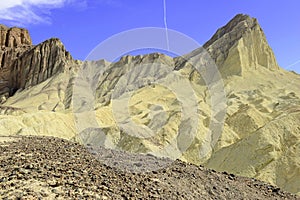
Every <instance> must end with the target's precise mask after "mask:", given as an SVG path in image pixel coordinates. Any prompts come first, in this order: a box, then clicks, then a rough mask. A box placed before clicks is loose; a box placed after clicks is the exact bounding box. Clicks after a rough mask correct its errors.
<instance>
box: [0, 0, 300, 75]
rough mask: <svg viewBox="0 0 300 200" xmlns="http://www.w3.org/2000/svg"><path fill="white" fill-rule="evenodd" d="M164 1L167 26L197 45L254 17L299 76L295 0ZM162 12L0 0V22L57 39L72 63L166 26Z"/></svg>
mask: <svg viewBox="0 0 300 200" xmlns="http://www.w3.org/2000/svg"><path fill="white" fill-rule="evenodd" d="M166 3H167V21H168V27H169V28H170V29H173V30H177V31H179V32H182V33H184V34H186V35H188V36H189V37H191V38H193V39H195V40H196V41H198V42H199V43H200V44H204V43H205V42H206V41H207V40H209V39H210V37H211V36H212V35H213V34H214V33H215V31H216V30H217V29H218V28H220V27H221V26H223V25H225V24H226V23H227V22H228V21H229V20H230V19H231V18H232V17H234V16H235V15H236V14H238V13H244V14H249V15H250V16H252V17H256V18H257V19H258V21H259V23H260V25H261V26H262V28H263V30H264V32H265V34H266V36H267V40H268V42H269V44H270V46H271V47H272V49H273V50H274V52H275V55H276V57H277V61H278V63H279V65H280V66H281V67H283V68H286V69H289V70H295V71H297V72H298V73H299V72H300V61H299V60H300V12H299V9H300V1H299V0H289V1H280V0H279V1H271V0H265V1H258V0H251V1H236V0H227V1H224V0H211V1H204V0H188V1H182V0H166ZM163 11H164V10H163V0H123V1H121V0H53V1H48V0H6V1H4V2H3V1H2V2H0V23H1V24H6V25H8V26H13V25H17V26H22V27H25V28H27V29H28V30H29V31H30V34H31V36H32V39H33V42H34V43H35V44H37V43H40V42H42V41H44V40H46V39H48V38H51V37H58V38H60V39H61V40H62V42H63V43H64V44H65V46H66V48H67V50H68V51H70V52H71V54H72V55H73V57H74V58H75V59H81V60H83V59H85V57H86V56H87V55H88V53H89V52H90V51H91V50H92V49H93V48H94V47H96V46H97V45H98V44H99V43H100V42H102V41H104V40H105V39H107V38H109V37H110V36H112V35H114V34H117V33H120V32H122V31H126V30H129V29H133V28H141V27H164V18H163V17H164V15H163V14H164V12H163ZM297 62H298V63H297ZM295 63H296V64H295ZM292 64H294V65H293V66H290V65H292Z"/></svg>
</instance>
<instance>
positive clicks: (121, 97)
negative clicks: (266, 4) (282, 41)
mask: <svg viewBox="0 0 300 200" xmlns="http://www.w3.org/2000/svg"><path fill="white" fill-rule="evenodd" d="M0 29H1V34H0V36H1V38H0V42H1V49H0V60H1V63H0V64H1V65H0V77H1V81H0V97H1V105H0V113H1V114H0V135H1V136H5V137H7V136H10V137H14V136H17V138H19V139H18V141H19V142H13V143H12V144H9V145H7V148H6V145H4V146H0V147H1V149H2V150H3V151H5V152H6V154H5V155H7V156H8V157H5V155H4V156H3V155H2V157H1V166H2V168H1V169H3V170H0V184H1V187H2V188H4V189H3V190H7V191H8V192H7V193H5V192H2V190H1V188H0V195H3V196H4V197H6V196H7V195H8V194H12V193H13V192H12V191H15V189H18V188H19V189H18V195H19V193H20V194H21V193H22V192H23V191H24V190H25V189H24V188H25V187H23V186H21V185H22V184H23V185H28V184H29V182H30V181H31V182H30V184H32V188H35V186H36V184H38V185H43V184H44V185H45V188H44V191H45V192H44V193H48V192H49V191H50V189H53V188H51V187H52V186H51V185H50V186H51V187H48V186H49V184H52V185H54V186H55V185H57V181H58V180H61V183H59V185H57V186H55V187H57V188H56V190H55V191H56V192H57V193H60V194H63V193H65V191H67V190H68V191H69V190H70V191H69V192H70V193H72V191H73V190H72V191H71V189H70V185H68V184H69V183H67V182H68V181H73V183H72V184H73V185H74V184H75V185H74V187H75V188H78V190H79V188H81V187H79V186H77V185H78V184H79V183H78V182H76V181H77V178H76V177H75V175H68V176H67V175H66V173H67V172H64V170H67V169H63V170H62V171H60V172H59V175H57V177H65V176H66V177H67V178H66V179H68V181H66V179H64V178H60V179H58V178H57V177H56V175H54V174H55V173H54V172H53V174H52V171H51V170H50V169H47V168H44V167H42V166H44V164H43V163H42V162H44V161H41V163H40V165H41V166H39V167H38V168H39V169H41V170H40V172H39V171H38V169H36V171H34V172H33V171H32V172H31V171H30V169H27V168H26V166H27V165H30V163H31V162H33V163H36V162H35V161H33V160H36V159H37V158H41V159H43V158H45V156H46V155H48V154H47V153H46V152H47V151H53V152H56V150H53V149H55V148H56V145H54V143H57V146H61V148H60V150H61V151H64V152H66V153H67V154H70V156H71V155H72V154H73V153H74V156H75V157H76V156H78V159H79V160H81V161H78V162H85V163H84V165H85V166H88V163H90V162H97V164H95V165H94V163H93V167H94V168H97V167H95V166H98V167H99V166H101V167H104V166H103V163H101V159H96V157H95V156H94V158H95V159H96V160H97V161H95V160H93V158H92V157H89V156H85V155H87V154H84V155H78V154H76V152H77V153H78V151H77V150H74V152H73V150H70V149H69V148H71V147H72V148H73V147H74V148H75V146H76V149H77V148H83V147H79V146H78V143H80V144H84V145H85V146H92V147H95V148H100V149H101V148H104V149H114V150H117V151H118V152H119V151H121V152H125V153H126V154H128V153H131V154H134V155H135V154H138V155H148V154H149V155H151V156H155V157H157V158H163V159H170V160H176V159H178V160H177V161H174V162H173V163H172V164H171V166H169V165H168V166H166V170H165V171H166V172H158V174H156V175H155V176H152V175H149V177H148V178H149V180H150V179H151V180H152V179H153V180H155V181H156V182H155V181H154V182H155V183H154V182H151V181H150V182H149V185H148V186H145V188H148V187H150V185H151V184H157V185H159V187H157V190H159V192H157V193H156V192H153V193H152V192H151V191H150V190H151V189H149V188H148V189H149V190H148V189H145V191H143V190H142V188H141V187H140V186H136V188H135V189H136V191H134V192H132V188H130V187H129V186H128V185H124V184H123V183H122V181H124V182H127V181H128V180H132V181H133V182H134V184H137V182H138V181H140V182H143V181H142V179H143V177H142V176H140V175H136V174H133V175H132V174H126V175H124V176H123V175H122V176H121V175H120V174H116V172H113V170H111V169H110V168H109V166H110V167H112V166H111V164H110V163H106V164H105V166H106V169H105V170H107V171H106V172H105V173H106V175H104V174H102V173H103V172H102V171H101V170H100V171H99V170H96V169H94V168H93V169H92V168H90V170H94V171H93V173H94V174H95V176H96V177H100V176H101V177H102V178H103V182H105V184H108V183H110V182H111V184H110V185H104V186H105V187H104V186H103V188H104V189H103V188H102V189H99V188H97V187H98V186H99V184H98V183H97V184H96V183H95V184H94V185H93V183H91V182H90V181H86V182H87V183H90V184H91V185H90V188H92V189H84V188H81V189H80V190H81V191H82V192H83V190H87V191H93V192H94V193H97V191H101V192H99V195H100V197H99V198H109V197H110V196H111V198H114V197H115V198H121V197H123V198H125V196H126V195H127V194H128V195H129V194H130V195H133V196H126V198H131V197H132V198H134V197H137V198H138V197H150V196H151V195H152V194H153V195H158V196H161V197H166V198H167V197H171V196H173V197H174V196H177V197H178V196H180V195H181V194H174V193H173V192H174V191H175V190H178V191H182V190H180V189H179V188H180V187H183V188H186V191H192V190H191V188H192V187H194V186H195V188H202V187H204V189H203V190H202V189H201V191H198V193H197V194H191V193H189V192H187V193H184V194H183V196H182V198H196V199H199V198H200V197H201V196H203V195H204V196H203V197H207V198H212V199H213V198H221V196H222V195H223V193H222V191H223V192H224V191H226V190H227V189H226V187H228V188H229V189H228V191H229V193H230V192H232V193H230V194H229V193H227V194H226V195H227V196H226V195H225V197H228V198H234V197H235V195H238V194H241V193H240V192H239V191H241V190H243V193H242V194H243V195H244V196H243V195H242V196H236V197H238V198H239V197H240V198H251V197H253V198H258V199H260V198H261V199H262V198H274V199H280V198H287V199H289V198H297V196H284V195H283V196H280V195H281V194H277V191H278V190H277V189H276V188H277V187H279V188H281V190H284V191H287V192H290V193H294V194H297V195H300V184H299V180H300V91H299V88H300V75H299V74H296V73H294V72H290V71H286V70H284V69H282V68H281V67H280V66H278V64H277V61H276V58H275V56H274V53H273V51H272V49H271V47H270V46H269V45H268V42H267V39H266V36H265V34H264V32H263V30H262V28H261V26H260V25H259V23H258V20H257V19H255V18H251V17H250V16H248V15H243V14H239V15H237V16H235V17H234V18H233V19H232V20H230V21H229V22H228V24H226V25H225V26H223V27H221V28H220V29H218V30H217V32H216V33H215V34H214V35H213V36H212V38H211V39H210V40H209V41H208V42H206V43H205V44H204V46H203V48H199V49H195V50H194V51H192V52H190V53H188V54H186V55H182V56H180V57H175V58H173V57H169V56H167V55H164V54H161V53H152V54H147V55H139V56H131V55H126V56H124V57H122V58H120V60H118V61H116V62H113V63H110V62H107V61H105V60H100V61H78V60H74V59H73V58H72V56H71V55H70V54H69V53H68V52H67V51H66V49H65V47H64V46H63V44H62V43H61V42H60V41H59V39H49V40H47V41H45V42H43V43H41V44H38V45H32V43H31V39H30V36H29V34H28V31H26V30H25V29H20V28H8V27H6V26H3V25H1V26H0ZM141 66H144V67H141ZM145 66H146V67H145ZM161 66H164V67H161ZM166 66H167V67H166ZM195 66H196V67H195ZM197 66H200V68H198V69H197ZM214 66H216V69H217V70H214V68H213V67H214ZM99 69H103V70H102V71H101V73H100V72H99ZM97 70H98V71H97ZM149 77H150V78H149ZM153 78H155V79H157V80H158V82H157V83H155V84H151V83H152V82H153V80H154V79H153ZM160 83H161V84H160ZM186 83H188V84H186ZM170 88H171V89H172V90H171V89H170ZM190 91H192V92H190ZM176 93H177V94H176ZM132 124H137V125H139V126H132ZM95 127H96V128H95ZM97 127H98V129H97ZM100 129H101V132H99V131H97V130H100ZM149 130H152V131H153V132H154V133H155V134H154V135H151V134H152V132H151V131H149ZM128 132H130V134H128ZM28 135H30V137H26V136H28ZM46 136H48V137H46ZM49 136H50V137H49ZM150 136H151V137H150ZM52 137H57V138H61V139H66V140H69V142H67V141H65V140H61V139H55V138H52ZM28 138H29V139H28ZM41 141H45V143H43V142H41ZM49 141H51V142H49ZM30 142H31V143H32V145H33V144H36V145H38V146H37V147H35V148H34V149H40V150H39V155H35V154H34V153H33V151H31V150H30V148H33V147H30V146H31V144H30ZM46 144H47V145H49V146H48V147H47V146H46ZM72 145H73V146H72ZM74 145H75V146H74ZM25 146H26V147H28V148H29V147H30V148H29V149H27V148H24V147H25ZM42 146H43V147H42ZM46 147H47V148H46ZM72 148H71V149H72ZM15 151H18V152H19V153H20V155H21V154H22V153H23V154H24V156H23V157H24V159H19V161H18V163H15V165H16V167H15V168H14V167H13V166H12V163H9V162H10V161H9V159H8V158H10V159H15V157H14V156H12V155H17V154H14V153H13V152H15ZM75 151H76V152H75ZM82 151H84V150H82ZM101 152H103V151H102V150H101ZM19 153H18V154H19ZM23 154H22V155H23ZM53 154H54V153H53ZM75 154H76V155H75ZM122 155H123V154H122ZM9 156H10V157H9ZM59 156H62V157H59V159H58V160H65V159H64V157H63V156H65V155H63V153H61V154H60V155H59ZM70 156H67V157H70ZM87 158H88V159H87ZM89 159H90V160H89ZM46 160H47V161H46ZM46 160H45V162H52V161H51V159H50V160H49V159H48V158H47V159H46ZM91 160H93V161H91ZM125 160H126V159H125ZM27 162H29V163H27ZM53 162H54V161H53ZM70 162H71V160H70ZM187 163H189V164H187ZM52 164H53V166H54V163H52ZM52 164H51V165H52ZM77 164H78V163H77ZM77 164H76V163H73V164H72V166H73V165H74V166H75V165H77ZM46 165H47V166H48V164H45V167H46ZM57 165H59V163H58V164H57ZM70 165H71V164H70ZM78 165H79V164H78ZM199 165H203V166H204V167H205V168H209V169H212V170H214V171H218V172H225V176H223V175H224V174H223V175H221V174H220V173H217V172H214V171H210V172H209V173H208V172H205V173H207V174H210V173H212V174H213V175H211V176H213V177H212V178H211V179H212V180H211V179H210V178H209V177H208V176H206V175H205V176H202V175H203V174H201V173H202V172H201V170H200V169H198V168H199V167H197V166H199ZM4 166H6V167H5V169H4V168H3V167H4ZM74 166H73V167H74ZM183 166H184V167H183ZM61 167H62V166H61ZM101 167H100V168H101ZM23 168H24V170H23V171H27V172H28V171H30V173H29V175H28V176H27V175H24V176H26V177H28V179H27V180H24V179H23V178H21V179H20V180H21V181H17V179H18V174H22V173H21V172H20V173H19V172H17V170H19V169H23ZM33 168H34V169H35V166H34V167H33ZM33 168H32V169H33ZM54 168H55V167H54ZM175 168H176V169H177V168H178V169H180V170H181V172H180V175H179V174H178V173H177V172H174V173H173V172H172V173H171V171H173V169H175ZM15 169H16V170H15ZM101 169H102V168H101ZM87 170H88V167H87ZM198 170H200V171H198ZM13 171H16V172H13ZM54 171H55V170H54ZM75 171H76V170H75ZM73 172H74V170H73ZM73 172H70V173H73ZM9 173H14V175H13V176H9ZM32 173H33V174H32ZM78 173H79V174H78V176H79V177H78V180H80V177H81V178H83V179H85V180H89V178H91V177H88V175H86V176H85V175H83V174H81V172H78ZM82 173H83V172H82ZM128 173H129V172H128ZM130 173H132V172H130ZM147 173H149V172H147ZM151 173H152V172H151ZM153 173H155V172H153ZM168 173H170V174H169V175H166V174H168ZM199 173H200V174H199ZM203 173H204V172H203ZM23 174H24V173H23ZM50 174H52V175H53V176H52V175H50ZM191 174H197V176H198V175H199V179H197V178H196V179H195V182H193V183H195V184H196V185H193V186H192V187H190V188H189V187H185V186H182V185H181V186H180V187H179V186H178V185H176V184H175V182H179V181H180V180H182V184H183V185H184V184H186V185H189V183H190V182H191V180H194V179H193V178H192V175H191ZM228 174H232V175H233V176H234V180H233V182H228V183H227V182H226V184H227V186H224V187H223V186H222V189H220V190H219V187H217V186H215V188H216V189H214V188H213V186H212V185H214V184H219V182H218V181H217V180H221V181H220V182H223V181H224V180H225V179H226V177H227V178H228V177H230V175H228ZM40 175H41V176H43V177H45V176H51V177H52V179H53V181H54V182H55V183H52V182H51V183H49V184H48V183H46V182H45V180H42V177H40ZM190 175H191V176H190ZM20 176H23V175H20ZM147 176H148V175H147ZM147 176H145V177H147ZM209 176H210V175H209ZM236 176H242V177H249V178H255V179H258V180H260V181H264V182H266V183H268V184H270V185H272V186H270V185H269V186H266V187H265V186H261V185H264V184H263V183H261V182H257V183H256V182H255V184H257V186H253V187H252V186H249V185H248V186H249V187H250V188H249V187H248V186H246V185H247V183H249V184H250V182H251V180H254V179H247V178H237V180H238V181H237V182H235V177H236ZM4 177H10V180H8V181H7V180H6V179H5V180H6V181H2V182H1V180H3V178H4ZM37 177H40V178H37ZM121 177H123V179H124V180H122V181H119V178H121ZM167 177H169V179H168V178H167ZM174 177H185V178H183V179H184V180H183V179H181V178H179V179H178V180H177V179H174V180H173V178H174ZM201 177H202V178H201ZM216 177H218V178H216ZM164 178H165V179H164ZM207 178H208V179H209V180H207ZM47 179H48V178H47ZM73 179H74V180H73ZM75 179H76V180H75ZM104 179H105V180H104ZM125 179H126V180H125ZM171 179H172V180H171ZM200 179H201V181H200ZM14 180H16V181H17V183H15V182H14ZM101 180H102V179H101ZM175 180H177V181H175ZM196 180H197V181H196ZM226 180H227V179H226ZM10 181H11V182H10ZM26 181H29V182H28V184H26ZM144 181H145V180H144ZM58 182H59V181H58ZM167 182H168V184H167V185H166V184H164V183H167ZM204 182H205V184H204ZM242 182H245V184H246V185H243V184H242ZM8 184H13V185H11V186H9V185H8ZM47 184H48V185H47ZM118 184H119V185H122V187H115V185H118ZM147 184H148V182H147ZM174 184H175V185H174ZM220 184H221V183H220ZM240 184H242V185H241V186H240V187H243V188H242V189H241V188H240V189H241V190H239V188H237V187H236V186H237V185H240ZM255 184H254V185H255ZM46 185H47V186H46ZM208 185H209V186H208ZM250 185H252V184H250ZM211 186H212V189H207V188H211ZM17 187H18V188H17ZM37 187H41V186H36V188H37ZM72 187H73V186H72ZM101 187H102V186H101ZM244 187H245V188H244ZM262 187H263V188H267V189H266V190H265V189H262ZM268 187H269V189H268ZM9 188H11V189H9ZM68 188H69V189H68ZM170 188H173V189H174V190H172V189H170ZM205 188H206V189H205ZM233 188H235V189H233ZM135 189H134V190H135ZM129 190H130V191H131V192H130V193H128V192H126V191H129ZM233 190H234V191H233ZM261 190H262V191H261ZM268 190H270V191H273V190H274V191H275V193H276V194H274V193H272V194H271V193H268V192H266V193H265V192H264V191H268ZM281 190H280V191H281ZM47 191H48V192H47ZM51 191H52V190H51ZM52 192H53V191H52ZM74 192H75V191H74ZM139 192H140V193H141V195H138V194H140V193H139ZM36 193H37V191H34V192H33V194H36ZM53 193H55V192H53ZM154 193H155V194H154ZM167 193H168V194H170V196H168V195H167ZM263 193H264V194H263ZM60 194H57V195H58V196H59V195H60ZM112 194H115V195H116V196H114V195H112ZM122 194H124V195H125V194H126V195H125V196H124V195H123V196H122ZM147 194H148V196H145V195H147ZM249 194H250V196H249ZM254 194H257V195H258V196H257V197H254V196H252V195H254ZM285 194H286V193H285ZM41 195H43V194H41ZM49 195H54V196H55V194H52V193H51V194H50V193H49ZM87 195H88V194H87ZM91 195H92V194H91ZM101 195H103V196H102V197H101ZM118 195H119V196H118ZM205 195H208V196H205ZM230 195H231V196H230ZM270 195H271V196H270ZM272 195H273V196H272ZM274 195H275V196H274ZM278 195H279V196H278ZM288 195H290V194H288ZM104 196H105V197H104ZM51 197H52V196H51ZM64 197H67V196H64ZM69 197H70V196H69ZM71 197H73V196H71ZM152 197H153V198H155V196H152ZM126 198H125V199H126Z"/></svg>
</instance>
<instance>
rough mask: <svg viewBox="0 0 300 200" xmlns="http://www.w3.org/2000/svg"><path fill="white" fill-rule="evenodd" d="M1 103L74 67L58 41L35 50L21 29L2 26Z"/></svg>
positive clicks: (47, 43) (0, 27)
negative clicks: (20, 91) (18, 91)
mask: <svg viewBox="0 0 300 200" xmlns="http://www.w3.org/2000/svg"><path fill="white" fill-rule="evenodd" d="M0 36H1V38H0V44H1V49H0V61H1V63H0V77H1V81H0V97H1V101H2V102H3V101H5V99H6V98H8V97H9V96H12V95H13V94H14V93H15V92H16V91H17V90H19V89H24V88H28V87H31V86H34V85H37V84H39V83H41V82H43V81H45V80H47V79H48V78H50V77H51V76H53V75H54V74H56V73H58V72H63V71H64V69H68V68H69V66H71V65H72V62H73V59H72V57H71V55H70V54H69V52H67V51H66V50H65V48H64V46H63V44H62V43H61V41H59V39H50V40H47V41H45V42H43V43H41V44H39V45H37V46H33V45H32V42H31V38H30V36H29V33H28V31H27V30H25V29H21V28H7V27H6V26H3V25H1V26H0Z"/></svg>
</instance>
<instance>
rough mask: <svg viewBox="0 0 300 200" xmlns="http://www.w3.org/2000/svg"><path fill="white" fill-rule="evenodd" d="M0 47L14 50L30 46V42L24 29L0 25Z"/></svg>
mask: <svg viewBox="0 0 300 200" xmlns="http://www.w3.org/2000/svg"><path fill="white" fill-rule="evenodd" d="M0 45H1V47H3V46H4V47H10V48H16V47H21V46H30V45H32V41H31V38H30V35H29V33H28V31H27V30H26V29H23V28H16V27H13V28H8V27H6V26H3V25H0Z"/></svg>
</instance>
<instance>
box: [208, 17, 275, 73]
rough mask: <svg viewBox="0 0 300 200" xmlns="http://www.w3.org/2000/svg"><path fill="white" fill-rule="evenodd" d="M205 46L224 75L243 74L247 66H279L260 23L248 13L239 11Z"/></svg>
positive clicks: (248, 67) (272, 67)
mask: <svg viewBox="0 0 300 200" xmlns="http://www.w3.org/2000/svg"><path fill="white" fill-rule="evenodd" d="M203 47H204V48H205V49H206V50H207V51H208V52H209V53H210V55H211V57H212V58H213V59H214V60H215V62H216V64H217V65H218V67H219V69H220V71H221V73H222V75H223V76H225V77H226V76H230V75H242V74H243V73H244V72H245V71H247V70H252V69H258V68H260V67H265V68H268V69H270V70H277V69H278V68H279V67H278V64H277V61H276V59H275V56H274V53H273V51H272V49H271V47H270V46H269V44H268V42H267V39H266V36H265V34H264V32H263V30H262V28H261V26H260V25H259V23H258V21H257V19H256V18H251V17H250V16H249V15H244V14H238V15H236V16H235V17H234V18H233V19H232V20H230V21H229V22H228V23H227V24H226V25H225V26H223V27H221V28H220V29H218V30H217V32H216V33H215V34H214V35H213V37H212V38H211V39H210V40H209V41H208V42H206V43H205V44H204V46H203Z"/></svg>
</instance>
